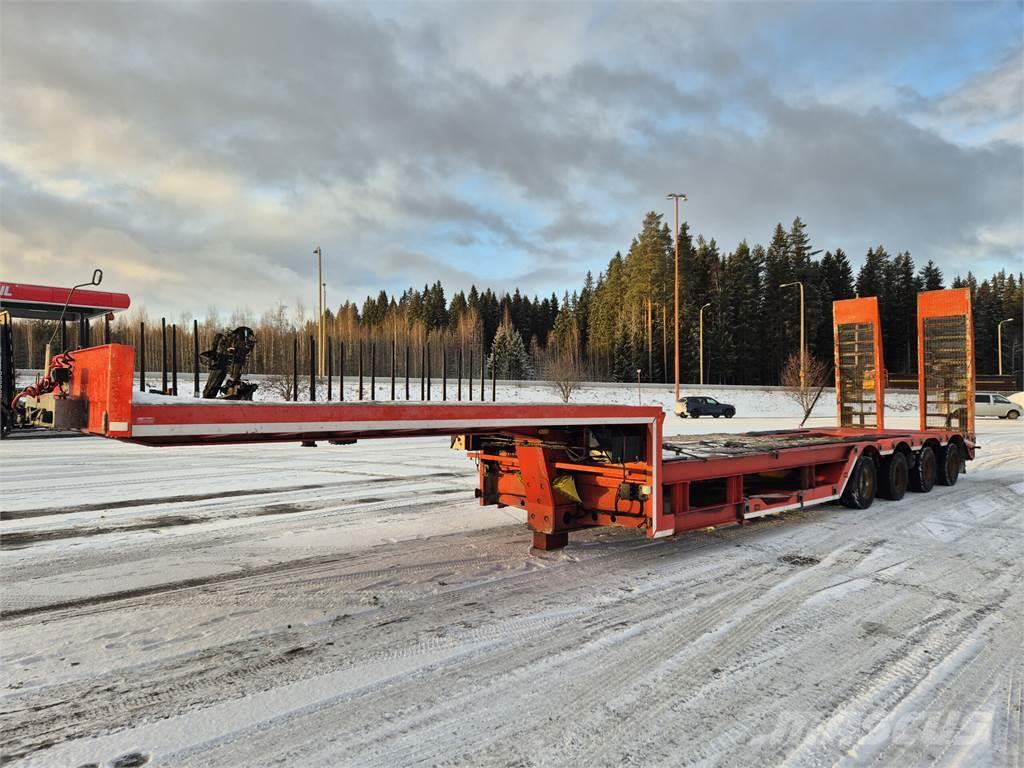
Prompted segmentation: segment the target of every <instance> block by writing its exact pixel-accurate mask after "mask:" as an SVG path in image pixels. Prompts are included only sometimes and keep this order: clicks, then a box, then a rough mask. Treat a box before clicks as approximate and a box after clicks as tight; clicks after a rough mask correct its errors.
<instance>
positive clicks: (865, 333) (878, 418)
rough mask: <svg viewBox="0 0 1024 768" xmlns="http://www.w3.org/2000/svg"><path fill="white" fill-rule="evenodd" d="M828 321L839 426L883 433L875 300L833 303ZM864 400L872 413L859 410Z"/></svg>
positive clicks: (879, 336)
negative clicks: (830, 322)
mask: <svg viewBox="0 0 1024 768" xmlns="http://www.w3.org/2000/svg"><path fill="white" fill-rule="evenodd" d="M832 318H833V326H832V327H833V334H834V341H835V371H836V407H837V408H838V419H839V425H840V426H851V427H852V426H859V427H862V428H863V427H874V428H876V429H885V378H886V377H885V360H884V357H883V355H882V323H881V321H880V320H879V315H878V299H877V298H876V297H874V296H866V297H864V298H858V299H845V300H842V301H836V302H834V303H833V305H832ZM867 397H873V399H874V412H873V413H872V412H871V411H870V410H866V409H865V408H864V407H863V406H865V405H867V402H866V401H865V398H867ZM872 417H873V418H872ZM855 421H857V422H859V423H857V424H855V423H854V422H855Z"/></svg>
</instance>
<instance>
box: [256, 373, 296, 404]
mask: <svg viewBox="0 0 1024 768" xmlns="http://www.w3.org/2000/svg"><path fill="white" fill-rule="evenodd" d="M260 386H261V387H262V388H263V390H264V391H266V392H267V393H268V394H269V395H270V397H271V398H272V399H273V400H285V401H288V402H290V401H291V399H292V394H293V391H294V390H293V382H292V377H291V376H288V375H286V374H283V373H272V374H270V375H269V376H266V377H264V379H263V381H262V382H261V384H260Z"/></svg>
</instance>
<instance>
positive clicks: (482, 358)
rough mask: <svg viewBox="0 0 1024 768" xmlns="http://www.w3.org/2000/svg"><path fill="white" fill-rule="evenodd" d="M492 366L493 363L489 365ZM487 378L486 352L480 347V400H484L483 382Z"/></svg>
mask: <svg viewBox="0 0 1024 768" xmlns="http://www.w3.org/2000/svg"><path fill="white" fill-rule="evenodd" d="M491 367H492V368H493V367H494V366H493V365H492V366H491ZM486 379H487V353H486V352H485V351H484V349H483V348H482V347H481V349H480V402H481V403H482V402H483V401H484V384H485V383H486Z"/></svg>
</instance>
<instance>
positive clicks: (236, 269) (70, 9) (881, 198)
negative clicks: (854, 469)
mask: <svg viewBox="0 0 1024 768" xmlns="http://www.w3.org/2000/svg"><path fill="white" fill-rule="evenodd" d="M932 10H933V12H931V13H929V14H927V17H928V18H927V20H926V21H924V22H921V21H920V16H921V14H920V13H919V9H916V8H906V7H903V6H885V7H879V6H865V5H860V4H828V5H827V6H826V5H810V4H805V5H789V4H784V5H772V4H767V3H764V4H755V5H742V6H741V5H712V4H699V5H697V4H689V5H676V4H669V5H664V6H661V5H650V6H644V7H643V11H642V12H640V11H638V9H637V8H636V7H635V6H633V5H627V4H621V5H619V4H608V5H584V4H561V5H554V6H552V5H545V6H538V5H530V4H527V5H522V4H512V3H507V4H488V5H486V6H472V5H469V6H467V5H465V4H463V5H458V6H443V5H435V6H397V5H396V6H384V7H382V8H381V7H375V6H374V7H362V6H358V5H336V4H333V5H332V4H327V5H321V4H298V3H291V4H287V5H285V4H270V3H266V4H264V3H259V4H249V5H246V6H245V7H244V11H243V10H242V9H241V7H240V6H237V5H232V4H226V3H215V4H181V3H177V4H158V3H146V4H134V5H123V4H118V3H98V4H87V3H67V4H64V3H42V4H40V3H36V4H30V3H6V4H4V5H3V6H2V9H0V14H2V19H0V21H2V24H0V36H2V37H0V86H2V88H0V109H2V111H3V115H4V121H3V125H2V127H0V179H2V181H3V182H4V189H5V191H4V195H3V198H2V201H0V245H2V247H3V267H4V273H5V277H6V278H7V279H23V280H35V281H50V282H77V279H76V278H78V277H79V276H80V275H81V274H83V273H87V271H88V270H89V269H91V268H92V267H93V266H94V265H99V266H103V267H104V268H105V269H107V271H108V282H110V283H111V287H112V288H118V287H119V288H123V289H125V290H127V291H128V292H130V293H133V294H135V295H136V300H137V301H144V302H145V303H146V304H148V305H151V306H153V307H154V308H166V309H170V308H173V309H175V310H178V309H191V310H196V309H200V308H203V307H206V306H208V305H211V304H213V305H216V306H219V307H221V308H223V309H224V310H225V311H228V310H230V308H232V307H234V306H236V305H238V306H245V305H249V306H253V307H262V306H269V305H270V304H272V303H273V302H274V301H275V300H277V299H279V298H280V299H282V300H284V301H285V302H286V303H292V302H291V301H290V299H293V298H294V296H295V295H298V294H299V293H304V292H306V291H307V286H306V284H307V283H310V284H311V283H312V282H313V278H312V270H313V259H312V256H311V252H312V249H313V248H314V247H315V246H317V245H320V246H322V247H323V248H324V252H325V253H330V254H331V259H330V270H329V276H328V281H329V284H330V290H331V295H332V297H334V298H335V299H340V298H351V299H355V300H361V298H362V296H363V295H365V294H366V293H376V291H377V290H378V289H379V288H380V287H387V288H388V289H389V290H400V289H401V288H402V287H404V286H406V285H410V284H412V285H421V284H423V283H425V282H433V281H434V280H436V279H441V280H443V281H444V282H445V283H446V284H447V285H450V286H451V287H452V288H454V289H459V288H466V287H468V285H469V284H470V283H473V282H475V283H476V284H477V285H478V286H482V285H491V286H494V287H496V288H512V287H515V286H516V285H519V286H521V287H523V288H524V289H526V290H527V291H529V292H531V293H532V292H538V293H541V294H548V293H550V292H552V291H554V292H556V293H557V294H558V295H561V294H562V292H563V291H564V290H567V289H568V290H570V291H571V290H573V289H575V288H577V287H578V285H579V283H580V281H581V279H582V275H583V274H584V273H585V272H586V271H587V270H588V269H590V270H593V271H595V272H596V271H598V270H600V269H601V268H602V267H603V266H604V265H606V264H607V260H608V258H609V256H610V255H611V254H613V253H614V252H615V251H616V250H620V249H623V250H624V249H625V248H627V247H628V245H629V241H630V239H631V237H632V235H633V234H634V233H635V230H636V229H637V228H638V227H639V223H640V221H641V220H642V217H643V214H644V213H645V212H646V211H647V210H650V209H652V208H653V209H656V210H665V211H668V206H667V204H666V203H665V201H664V194H665V192H667V191H670V190H676V189H682V190H683V191H686V192H687V193H688V194H689V195H690V198H691V202H690V203H688V204H687V205H686V206H685V209H684V212H685V215H686V216H687V220H689V221H691V222H692V226H693V228H694V229H695V230H696V231H700V232H704V233H705V234H706V235H707V236H709V237H711V236H714V237H715V238H716V239H717V240H718V242H719V243H720V244H721V245H722V247H723V248H730V247H732V246H733V245H735V243H738V242H739V241H740V240H741V239H743V238H746V239H748V240H749V241H751V242H757V241H760V240H764V239H766V238H767V237H769V235H770V232H771V228H772V227H773V226H774V224H775V222H777V221H780V220H781V221H784V222H786V221H790V220H792V218H793V217H794V216H796V215H800V216H801V217H802V218H803V219H804V220H805V221H806V222H807V223H808V224H809V227H810V233H811V236H812V238H814V240H815V243H816V245H817V246H819V247H829V248H834V247H840V246H841V247H843V248H845V249H846V250H847V251H848V252H851V253H853V254H856V253H857V252H858V251H862V250H864V249H866V248H867V246H868V245H870V244H875V243H878V242H883V243H885V244H886V245H887V247H889V248H890V250H903V249H909V250H911V251H912V253H914V255H915V256H916V257H917V258H919V259H921V260H925V259H928V258H935V259H936V260H937V261H939V262H940V263H941V265H942V266H943V268H944V269H945V270H946V271H947V272H950V273H952V272H956V271H961V272H962V271H966V269H968V268H971V267H972V265H974V264H975V263H983V264H986V265H988V264H1001V263H1005V264H1006V266H1012V264H1013V263H1014V262H1019V259H1020V247H1021V246H1020V243H1021V242H1022V240H1024V237H1022V235H1021V233H1022V232H1024V221H1022V217H1024V213H1022V211H1024V155H1022V150H1021V141H1020V131H1019V130H1018V129H1019V128H1020V127H1021V119H1022V114H1024V104H1022V96H1021V69H1022V62H1024V59H1022V56H1024V54H1022V47H1021V44H1020V41H1019V40H1014V39H1013V38H1012V37H1011V38H1009V40H1008V42H1005V41H1004V42H1005V44H1002V43H1000V45H993V46H989V47H990V48H992V50H991V51H987V50H982V49H981V48H978V47H976V46H973V44H972V43H971V40H970V39H966V38H964V36H963V35H960V34H958V32H957V30H958V29H960V28H961V27H963V28H965V29H970V30H973V31H975V32H977V31H979V30H980V31H983V32H987V33H988V35H989V38H987V39H990V41H996V40H997V38H998V40H1002V39H1003V38H1002V37H1001V35H1003V34H1004V33H1003V31H1002V30H1004V29H1005V28H1006V26H1007V21H1008V17H1009V21H1016V22H1017V24H1018V26H1019V22H1020V16H1021V12H1020V9H1019V7H1013V8H1010V7H1002V9H1000V8H995V9H994V10H993V8H991V7H988V6H986V7H984V8H981V7H975V6H970V7H963V6H951V5H936V6H934V7H933V9H932ZM915 19H916V20H915ZM826 32H827V34H825V33H826ZM812 33H813V34H815V35H817V37H816V38H814V39H827V40H828V45H827V46H824V47H823V46H816V45H812V44H810V43H809V42H808V40H809V39H811V38H810V37H809V36H810V35H812ZM972 39H973V38H972ZM957 46H960V47H959V48H958V47H957ZM957 61H963V62H969V64H967V63H964V64H962V65H961V67H960V69H955V68H952V67H953V64H954V63H955V62H957ZM951 62H952V63H951ZM914 73H926V74H914ZM936 73H938V74H936ZM939 75H941V77H939ZM175 275H177V276H179V278H180V279H175V278H174V277H173V276H175ZM186 284H187V285H188V286H190V287H189V288H185V287H179V286H183V285H186ZM311 293H312V292H311ZM314 296H315V294H314ZM308 303H309V302H307V304H308Z"/></svg>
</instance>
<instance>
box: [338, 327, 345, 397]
mask: <svg viewBox="0 0 1024 768" xmlns="http://www.w3.org/2000/svg"><path fill="white" fill-rule="evenodd" d="M339 352H340V354H339V355H338V357H340V358H341V364H340V365H339V366H338V399H339V400H341V401H342V402H344V401H345V342H344V341H343V342H341V349H340V350H339Z"/></svg>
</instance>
